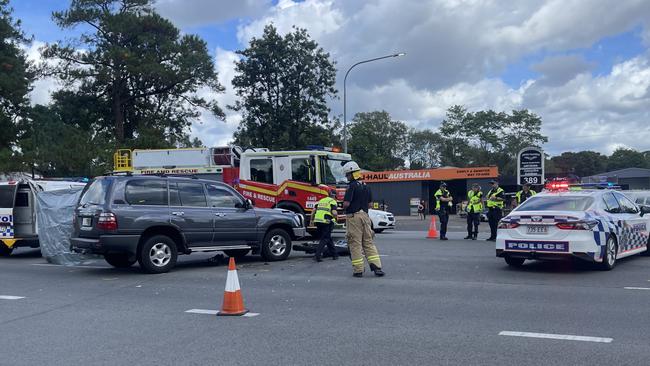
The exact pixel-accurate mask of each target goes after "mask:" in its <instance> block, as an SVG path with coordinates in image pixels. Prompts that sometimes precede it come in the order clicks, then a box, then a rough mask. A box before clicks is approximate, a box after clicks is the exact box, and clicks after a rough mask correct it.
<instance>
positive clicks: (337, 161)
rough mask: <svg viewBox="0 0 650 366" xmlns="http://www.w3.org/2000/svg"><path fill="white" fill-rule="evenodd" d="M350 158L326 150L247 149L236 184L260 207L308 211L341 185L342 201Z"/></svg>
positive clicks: (240, 164)
mask: <svg viewBox="0 0 650 366" xmlns="http://www.w3.org/2000/svg"><path fill="white" fill-rule="evenodd" d="M350 160H351V157H350V155H349V154H342V153H338V152H333V151H326V150H304V151H245V152H244V153H242V154H241V160H240V163H239V182H238V184H236V187H237V189H238V190H239V192H241V193H242V194H243V195H244V196H245V197H247V198H249V199H251V200H252V201H253V202H254V203H255V205H256V206H258V207H270V208H271V207H275V208H283V209H287V210H291V211H294V212H296V213H300V214H305V213H308V212H310V211H311V210H312V209H313V208H314V207H315V205H316V203H317V202H318V201H319V200H320V199H321V198H323V197H325V196H327V194H328V190H329V189H331V188H335V187H336V188H337V190H338V194H337V199H338V200H339V201H340V200H341V199H342V198H343V195H344V193H345V188H344V186H345V184H346V183H347V179H346V178H345V174H344V173H343V165H344V164H345V163H347V162H348V161H350Z"/></svg>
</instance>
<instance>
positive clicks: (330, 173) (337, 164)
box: [321, 158, 349, 184]
mask: <svg viewBox="0 0 650 366" xmlns="http://www.w3.org/2000/svg"><path fill="white" fill-rule="evenodd" d="M324 160H325V162H326V163H327V164H321V166H322V167H323V170H324V171H323V172H322V173H323V174H321V176H323V177H324V178H323V181H324V182H323V183H324V184H347V183H348V179H347V178H346V177H345V173H343V165H344V164H345V163H347V162H348V161H349V160H337V159H330V158H327V159H324Z"/></svg>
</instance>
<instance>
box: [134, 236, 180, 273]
mask: <svg viewBox="0 0 650 366" xmlns="http://www.w3.org/2000/svg"><path fill="white" fill-rule="evenodd" d="M177 259H178V250H177V248H176V243H175V242H174V241H173V240H172V239H171V238H169V237H168V236H165V235H156V236H152V237H151V238H149V239H147V241H145V242H144V244H143V245H142V248H140V253H139V255H138V262H140V267H142V270H143V271H145V272H147V273H165V272H169V270H170V269H172V268H173V267H174V266H175V265H176V260H177Z"/></svg>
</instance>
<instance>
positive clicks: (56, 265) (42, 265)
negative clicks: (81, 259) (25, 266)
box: [32, 263, 111, 269]
mask: <svg viewBox="0 0 650 366" xmlns="http://www.w3.org/2000/svg"><path fill="white" fill-rule="evenodd" d="M32 266H41V267H63V268H99V269H106V268H111V267H108V266H87V265H84V264H80V265H78V266H64V265H62V264H52V263H32Z"/></svg>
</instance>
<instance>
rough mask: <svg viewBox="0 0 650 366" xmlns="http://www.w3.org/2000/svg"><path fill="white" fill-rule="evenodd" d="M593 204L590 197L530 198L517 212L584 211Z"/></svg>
mask: <svg viewBox="0 0 650 366" xmlns="http://www.w3.org/2000/svg"><path fill="white" fill-rule="evenodd" d="M593 202H594V199H593V198H592V197H571V196H562V197H559V196H557V197H553V196H546V197H531V198H529V199H527V200H526V201H525V202H524V203H523V204H521V206H519V207H517V211H585V210H586V209H587V208H589V206H591V204H592V203H593Z"/></svg>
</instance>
